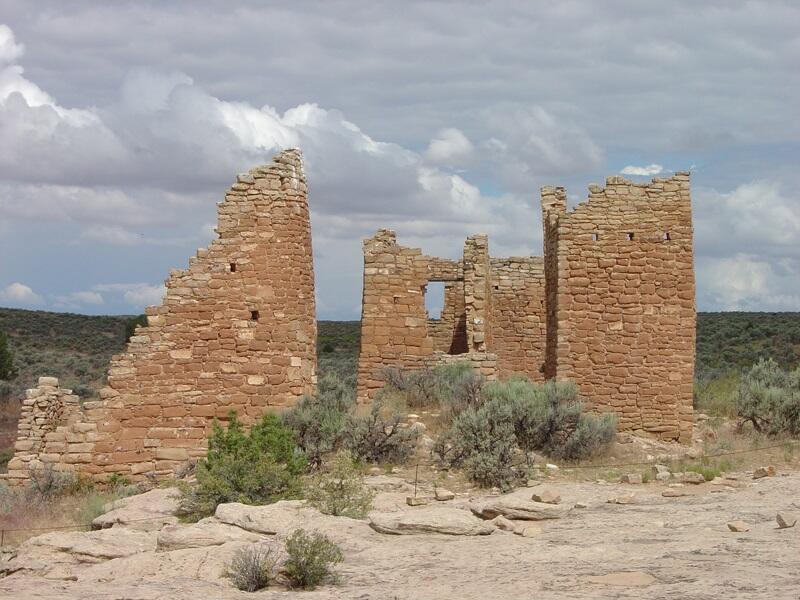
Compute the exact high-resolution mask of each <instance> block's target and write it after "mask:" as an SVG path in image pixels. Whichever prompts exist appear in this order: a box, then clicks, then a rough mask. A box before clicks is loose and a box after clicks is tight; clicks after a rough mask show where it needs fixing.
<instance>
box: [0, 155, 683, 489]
mask: <svg viewBox="0 0 800 600" xmlns="http://www.w3.org/2000/svg"><path fill="white" fill-rule="evenodd" d="M589 191H590V195H589V200H588V201H587V202H584V203H582V204H580V205H579V206H577V207H576V208H575V209H573V210H568V209H567V204H566V193H565V191H564V189H563V188H552V187H546V188H542V212H543V220H544V257H533V256H525V257H511V258H493V257H491V256H490V255H489V244H488V239H487V237H486V236H485V235H475V236H471V237H469V238H468V239H467V240H466V242H465V244H464V252H463V257H462V259H461V260H448V259H443V258H436V257H431V256H426V255H424V254H422V251H421V250H419V249H413V248H405V247H402V246H400V245H398V244H397V240H396V237H395V234H394V232H392V231H389V230H385V229H384V230H380V231H378V233H377V234H376V235H375V236H374V237H372V238H370V239H368V240H366V241H365V242H364V296H363V308H362V321H361V328H362V336H361V352H360V356H359V362H358V384H357V388H358V389H357V394H358V398H359V400H361V401H369V400H370V399H372V398H374V396H375V394H376V392H377V391H378V390H379V389H380V388H381V387H382V385H383V379H382V376H381V375H382V374H381V371H382V369H383V368H384V367H387V366H401V367H406V368H412V369H414V368H424V367H432V366H435V365H438V364H443V363H448V362H455V361H463V360H466V361H469V362H470V363H471V364H472V365H473V366H474V367H475V368H476V369H477V370H478V371H479V372H481V373H482V374H483V375H484V376H486V377H487V378H488V379H495V378H498V377H501V378H502V377H507V376H511V375H515V374H521V375H524V376H526V377H528V378H530V379H531V380H533V381H544V380H545V379H550V378H556V379H572V380H574V381H575V382H576V383H577V384H578V386H579V387H580V391H581V394H582V396H583V397H584V398H586V400H587V401H588V403H589V405H590V407H591V408H593V409H595V410H599V411H614V412H616V413H617V414H618V415H619V419H620V421H619V422H620V428H621V429H623V430H628V431H635V432H644V433H647V434H651V435H656V436H658V437H660V438H662V439H676V440H680V441H681V442H689V441H690V438H691V428H692V384H693V375H694V352H695V346H694V341H695V340H694V337H695V303H694V271H693V253H692V219H691V205H690V195H689V175H688V173H677V174H676V175H675V176H674V177H671V178H669V179H654V180H653V181H652V183H649V184H634V183H631V182H630V181H627V180H625V179H623V178H621V177H610V178H608V180H607V183H606V187H605V188H603V187H600V186H597V185H593V186H590V187H589ZM218 219H219V222H218V227H217V234H218V237H217V239H215V240H214V241H213V242H212V243H211V245H210V246H209V247H208V249H204V250H198V252H197V255H196V257H194V258H191V259H190V260H189V266H188V268H187V269H186V270H175V271H173V272H171V273H170V276H169V278H168V279H167V281H166V288H167V293H166V297H165V299H164V301H163V303H162V304H161V305H160V306H156V307H149V308H148V309H147V311H146V314H147V325H146V326H145V327H139V328H137V330H136V333H135V335H134V336H133V337H131V339H130V341H129V343H128V346H127V348H126V350H125V352H124V353H122V354H120V355H117V356H115V357H114V358H113V359H112V361H111V364H110V366H109V369H108V385H107V387H105V388H103V389H102V390H100V399H99V400H93V401H87V402H84V403H83V404H82V405H81V403H80V402H79V400H78V398H77V397H76V396H74V395H73V394H72V393H71V391H70V390H65V389H61V388H60V387H59V385H58V380H56V379H55V378H52V377H43V378H41V379H40V380H39V385H38V387H36V388H34V389H32V390H28V392H27V396H26V398H25V400H24V401H23V407H22V416H21V418H20V422H19V426H18V435H17V441H16V444H15V455H14V457H13V458H12V459H11V461H10V462H9V463H8V473H7V474H6V476H5V477H6V479H7V480H8V481H9V482H10V483H12V484H20V483H23V482H24V481H26V480H27V479H28V477H29V472H30V469H31V468H33V467H37V466H41V465H47V464H50V465H53V466H54V467H55V468H58V469H69V470H73V471H75V472H77V473H79V474H83V475H86V476H88V477H91V478H93V479H95V480H98V481H103V480H107V479H108V478H110V477H111V475H112V474H114V473H117V474H120V475H125V476H127V477H130V478H131V479H132V480H141V479H144V478H153V479H156V478H160V477H166V476H169V475H171V474H173V473H175V471H176V470H177V469H178V468H179V467H180V466H181V465H183V464H185V463H186V462H187V461H190V460H193V459H197V458H200V457H202V456H204V455H205V452H206V448H207V436H208V433H209V429H210V427H211V424H212V422H213V420H214V419H215V418H219V419H222V420H224V419H225V418H226V417H227V415H228V413H229V412H230V411H231V410H235V411H237V412H238V413H239V415H240V416H241V417H242V419H243V420H244V421H245V422H246V423H247V422H252V421H253V420H255V419H257V418H259V417H260V416H261V415H262V414H263V413H264V412H265V411H266V410H267V409H269V408H281V407H286V406H289V405H292V404H293V403H294V402H295V401H296V400H297V399H299V398H300V397H302V396H303V395H305V394H311V393H313V391H314V387H315V384H316V375H315V369H316V327H317V324H316V314H315V299H314V269H313V261H312V255H311V227H310V220H309V209H308V202H307V197H306V181H305V175H304V173H303V165H302V160H301V156H300V152H299V151H297V150H287V151H285V152H282V153H280V154H278V155H277V156H276V157H275V158H274V159H273V161H272V163H271V164H269V165H266V166H262V167H258V168H255V169H252V170H251V171H250V172H248V173H245V174H241V175H239V176H238V179H237V182H236V183H235V184H234V185H233V186H232V187H231V188H230V190H229V191H228V193H227V194H226V195H225V200H224V202H221V203H220V204H219V205H218ZM431 281H439V282H444V286H445V290H444V308H443V310H442V313H441V316H440V318H439V319H430V318H428V314H427V311H426V309H425V292H426V286H427V285H428V283H429V282H431Z"/></svg>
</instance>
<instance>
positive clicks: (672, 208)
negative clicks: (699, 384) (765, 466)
mask: <svg viewBox="0 0 800 600" xmlns="http://www.w3.org/2000/svg"><path fill="white" fill-rule="evenodd" d="M589 190H590V195H589V199H588V201H587V202H584V203H582V204H580V205H579V206H577V207H576V208H575V209H574V210H571V211H570V210H567V197H566V192H565V190H564V189H563V188H554V187H545V188H542V213H543V226H544V257H512V258H490V257H489V245H488V240H487V238H486V236H485V235H476V236H471V237H470V238H468V239H467V241H466V242H465V245H464V255H463V259H462V260H461V261H449V260H447V259H441V258H435V257H429V256H425V255H424V254H422V251H421V250H420V249H413V248H405V247H403V246H399V245H398V244H397V241H396V237H395V234H394V232H392V231H389V230H381V231H379V232H378V234H377V235H376V236H375V237H373V238H371V239H369V240H367V241H366V242H365V243H364V302H363V309H362V323H361V325H362V336H361V355H360V357H359V369H358V395H359V399H360V400H362V401H365V400H369V399H371V398H373V397H374V395H375V393H376V391H377V390H378V389H380V387H382V385H383V380H382V377H381V369H382V368H383V367H385V366H389V365H401V366H405V367H409V368H416V367H419V366H429V365H431V364H436V363H441V362H450V361H452V360H454V359H457V358H459V357H461V358H462V359H465V360H471V361H473V362H475V356H491V360H488V361H485V362H483V363H482V364H483V367H482V370H483V371H484V372H488V371H489V370H490V369H491V367H489V366H487V365H493V367H494V369H495V372H494V373H493V376H499V377H507V376H510V375H513V374H524V375H526V376H527V377H529V378H530V379H532V380H534V381H543V380H545V379H547V378H557V379H573V380H575V381H576V382H577V383H578V385H579V388H580V391H581V394H582V396H583V397H584V398H585V399H586V401H587V402H588V404H589V406H590V407H591V408H593V409H596V410H599V411H613V412H615V413H617V414H618V415H619V423H620V428H621V429H623V430H628V431H638V432H643V433H647V434H651V435H654V436H657V437H661V438H664V439H678V440H681V441H684V442H686V441H689V440H690V436H691V427H692V386H693V380H694V360H695V356H694V353H695V346H694V343H695V339H694V336H695V318H696V313H695V310H696V309H695V299H694V298H695V288H694V270H693V249H692V235H693V233H692V215H691V201H690V193H689V175H688V173H676V174H675V176H673V177H671V178H668V179H654V180H653V181H652V182H651V183H647V184H635V183H632V182H630V181H627V180H625V179H624V178H622V177H609V178H608V180H607V183H606V187H601V186H598V185H592V186H590V188H589ZM430 281H445V282H446V284H445V302H444V308H443V310H442V316H441V318H440V319H438V320H435V319H429V318H427V313H426V311H425V300H424V295H425V290H426V286H427V284H428V282H430ZM465 353H469V354H465ZM445 356H448V358H447V359H445V358H444V357H445Z"/></svg>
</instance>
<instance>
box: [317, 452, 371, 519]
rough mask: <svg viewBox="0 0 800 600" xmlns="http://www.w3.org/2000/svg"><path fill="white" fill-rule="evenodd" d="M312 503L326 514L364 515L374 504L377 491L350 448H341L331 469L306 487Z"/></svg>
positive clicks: (355, 517) (353, 516)
mask: <svg viewBox="0 0 800 600" xmlns="http://www.w3.org/2000/svg"><path fill="white" fill-rule="evenodd" d="M305 495H306V499H307V500H308V502H309V504H311V505H312V506H314V507H316V508H317V509H319V511H320V512H323V513H325V514H326V515H334V516H340V515H341V516H345V517H350V518H352V519H361V518H363V517H365V516H366V515H367V513H368V512H369V511H370V509H371V508H372V499H373V498H374V497H375V492H374V491H373V490H372V489H370V488H369V487H367V486H366V485H365V484H364V476H363V475H362V474H361V472H360V471H359V469H358V466H357V465H356V464H355V462H354V461H353V457H352V456H351V455H350V453H349V452H346V451H345V452H340V453H339V454H337V455H336V457H335V459H334V461H333V467H332V469H331V471H330V473H318V474H316V475H315V476H314V477H313V478H312V479H311V482H310V483H309V485H308V487H307V488H306V494H305Z"/></svg>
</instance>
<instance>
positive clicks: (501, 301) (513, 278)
mask: <svg viewBox="0 0 800 600" xmlns="http://www.w3.org/2000/svg"><path fill="white" fill-rule="evenodd" d="M491 273H492V278H491V284H492V286H491V298H492V300H491V302H492V313H491V321H490V330H491V340H492V346H491V351H492V352H493V353H494V354H496V355H497V365H498V369H499V372H498V375H499V376H500V377H509V376H510V375H514V374H522V375H526V376H527V377H528V378H530V379H531V380H532V381H544V372H543V364H544V357H545V340H546V333H547V332H546V329H547V325H546V318H545V283H544V260H543V259H542V258H541V257H538V256H525V257H511V258H492V259H491Z"/></svg>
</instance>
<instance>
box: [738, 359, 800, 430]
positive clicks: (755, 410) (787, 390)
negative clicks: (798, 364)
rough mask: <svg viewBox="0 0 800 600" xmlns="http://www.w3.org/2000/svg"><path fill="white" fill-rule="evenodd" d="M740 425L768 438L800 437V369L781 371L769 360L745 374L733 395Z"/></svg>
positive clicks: (758, 364)
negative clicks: (744, 425) (752, 428)
mask: <svg viewBox="0 0 800 600" xmlns="http://www.w3.org/2000/svg"><path fill="white" fill-rule="evenodd" d="M734 402H735V405H736V412H737V414H738V415H739V418H740V419H741V421H742V423H750V424H752V426H753V427H754V428H755V430H756V431H758V432H761V433H766V434H769V435H777V434H779V433H789V434H792V435H798V434H800V369H796V370H794V371H791V372H787V371H784V370H783V369H781V368H780V367H779V366H778V364H777V363H776V362H775V361H774V360H772V359H771V358H769V359H767V360H764V359H761V360H759V361H758V363H756V364H755V365H753V366H752V367H751V368H750V370H749V371H748V372H747V373H745V374H744V376H743V377H742V380H741V382H740V384H739V387H738V388H737V390H736V394H735V400H734Z"/></svg>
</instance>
